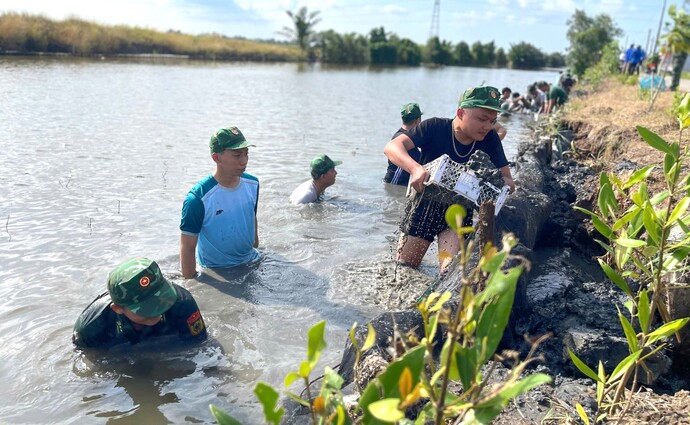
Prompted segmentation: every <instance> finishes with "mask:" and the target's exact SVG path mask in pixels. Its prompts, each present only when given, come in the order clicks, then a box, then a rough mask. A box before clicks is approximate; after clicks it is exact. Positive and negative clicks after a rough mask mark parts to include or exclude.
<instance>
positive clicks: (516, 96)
mask: <svg viewBox="0 0 690 425" xmlns="http://www.w3.org/2000/svg"><path fill="white" fill-rule="evenodd" d="M511 96H512V97H514V98H518V97H520V93H518V92H513V94H512V95H511Z"/></svg>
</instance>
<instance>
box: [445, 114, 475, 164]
mask: <svg viewBox="0 0 690 425" xmlns="http://www.w3.org/2000/svg"><path fill="white" fill-rule="evenodd" d="M450 143H451V145H453V150H454V151H455V154H456V155H457V156H458V157H460V158H465V157H467V156H468V155H469V154H471V153H472V149H474V144H475V143H477V141H476V140H473V141H472V146H470V150H469V151H468V152H467V153H466V154H464V155H460V153H459V152H458V149H457V148H456V147H455V136H454V135H453V123H452V122H451V123H450Z"/></svg>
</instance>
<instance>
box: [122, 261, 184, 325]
mask: <svg viewBox="0 0 690 425" xmlns="http://www.w3.org/2000/svg"><path fill="white" fill-rule="evenodd" d="M108 293H109V294H110V299H112V300H113V303H115V305H117V306H119V307H124V308H126V309H128V310H130V311H131V312H132V313H135V314H138V315H139V316H143V317H156V316H160V315H161V314H163V313H165V312H166V311H168V309H170V307H172V306H173V304H175V301H176V300H177V292H176V291H175V288H174V287H173V286H172V284H171V283H170V282H168V280H167V279H166V278H164V277H163V274H162V273H161V269H160V268H159V267H158V264H156V262H155V261H152V260H149V259H148V258H135V259H132V260H129V261H126V262H124V263H122V264H120V265H119V266H117V268H115V270H113V271H112V272H110V275H108Z"/></svg>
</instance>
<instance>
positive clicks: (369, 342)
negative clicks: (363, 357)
mask: <svg viewBox="0 0 690 425" xmlns="http://www.w3.org/2000/svg"><path fill="white" fill-rule="evenodd" d="M367 330H368V332H367V339H366V341H364V345H362V352H365V351H367V350H368V349H370V348H371V347H372V346H373V345H374V343H375V342H376V331H375V330H374V327H373V326H371V323H367Z"/></svg>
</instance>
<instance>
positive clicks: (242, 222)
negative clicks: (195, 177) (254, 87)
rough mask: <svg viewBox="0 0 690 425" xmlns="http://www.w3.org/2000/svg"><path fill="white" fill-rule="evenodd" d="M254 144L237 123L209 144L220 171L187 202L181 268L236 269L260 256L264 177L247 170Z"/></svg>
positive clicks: (187, 271) (189, 272) (190, 273)
mask: <svg viewBox="0 0 690 425" xmlns="http://www.w3.org/2000/svg"><path fill="white" fill-rule="evenodd" d="M250 146H254V145H250V144H249V143H248V142H247V140H246V139H245V138H244V135H243V134H242V132H241V131H240V130H239V129H238V128H237V127H228V128H221V129H220V130H218V131H217V132H216V133H215V134H214V135H213V136H211V141H210V142H209V147H210V149H211V158H212V159H213V161H214V162H215V163H216V171H215V172H214V173H213V174H212V175H210V176H208V177H206V178H205V179H203V180H202V181H200V182H199V183H197V185H196V186H194V187H193V188H192V190H190V191H189V193H188V194H187V197H186V198H185V200H184V204H183V205H182V220H181V222H180V231H181V235H180V267H181V269H182V275H183V276H184V277H186V278H191V277H194V276H196V261H197V260H198V262H199V264H200V265H201V266H202V267H205V268H214V267H233V266H238V265H240V264H247V263H252V262H255V261H257V260H259V258H260V254H259V252H258V251H257V250H256V247H258V246H259V233H258V224H257V219H256V211H257V208H258V205H259V179H257V178H256V177H254V176H252V175H251V174H248V173H245V170H246V168H247V162H248V161H249V147H250Z"/></svg>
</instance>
